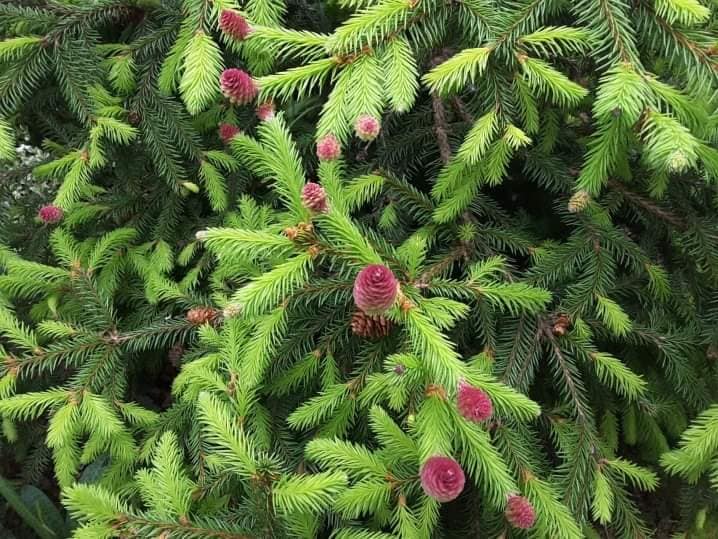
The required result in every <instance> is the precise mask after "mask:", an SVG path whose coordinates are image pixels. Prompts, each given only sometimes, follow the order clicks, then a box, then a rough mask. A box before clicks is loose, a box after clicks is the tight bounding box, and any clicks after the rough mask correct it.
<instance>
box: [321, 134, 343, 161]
mask: <svg viewBox="0 0 718 539" xmlns="http://www.w3.org/2000/svg"><path fill="white" fill-rule="evenodd" d="M341 153H342V147H341V145H340V144H339V141H338V140H337V137H335V136H334V135H327V136H325V137H322V138H321V139H319V140H318V141H317V157H318V158H319V160H320V161H334V160H335V159H339V156H340V155H341Z"/></svg>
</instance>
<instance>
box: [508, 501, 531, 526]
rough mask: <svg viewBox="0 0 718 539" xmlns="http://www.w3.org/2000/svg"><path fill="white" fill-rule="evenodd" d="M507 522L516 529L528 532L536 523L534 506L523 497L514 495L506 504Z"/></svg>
mask: <svg viewBox="0 0 718 539" xmlns="http://www.w3.org/2000/svg"><path fill="white" fill-rule="evenodd" d="M505 515H506V520H508V521H509V524H511V525H512V526H513V527H514V528H520V529H522V530H528V529H529V528H531V527H533V525H534V522H536V511H534V508H533V505H531V502H529V501H528V500H527V499H526V498H524V497H523V496H519V495H518V494H512V495H510V496H509V498H508V500H507V502H506V512H505Z"/></svg>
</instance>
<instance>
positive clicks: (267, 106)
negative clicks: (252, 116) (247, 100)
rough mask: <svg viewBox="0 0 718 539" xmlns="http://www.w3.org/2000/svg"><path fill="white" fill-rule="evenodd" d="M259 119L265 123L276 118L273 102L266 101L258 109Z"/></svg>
mask: <svg viewBox="0 0 718 539" xmlns="http://www.w3.org/2000/svg"><path fill="white" fill-rule="evenodd" d="M257 118H259V119H260V120H262V121H263V122H266V121H269V120H271V119H272V118H274V103H272V102H271V101H265V102H264V103H262V104H260V105H259V106H258V107H257Z"/></svg>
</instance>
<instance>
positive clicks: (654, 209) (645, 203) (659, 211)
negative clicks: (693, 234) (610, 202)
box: [608, 180, 688, 230]
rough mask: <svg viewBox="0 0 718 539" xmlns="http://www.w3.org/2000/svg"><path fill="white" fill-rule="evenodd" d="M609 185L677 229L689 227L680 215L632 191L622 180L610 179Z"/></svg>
mask: <svg viewBox="0 0 718 539" xmlns="http://www.w3.org/2000/svg"><path fill="white" fill-rule="evenodd" d="M608 186H609V187H610V188H611V189H614V190H615V191H618V192H619V193H621V194H622V195H623V196H624V197H625V198H626V199H627V200H629V201H630V202H632V203H633V204H635V205H636V206H639V207H640V208H643V209H644V210H646V211H647V212H648V213H651V214H653V215H655V216H656V217H658V218H659V219H661V220H662V221H665V222H666V223H668V224H670V225H673V226H674V227H676V228H677V229H679V230H686V229H687V228H688V225H687V224H686V223H685V222H684V221H683V220H682V219H681V218H680V217H678V216H677V215H675V214H674V213H672V212H670V211H668V210H666V209H665V208H661V207H660V206H659V205H658V204H656V203H655V202H653V201H652V200H650V199H648V198H645V197H643V196H641V195H639V194H638V193H635V192H633V191H631V190H630V189H629V188H628V187H626V186H625V185H623V184H622V183H621V182H618V181H615V180H609V182H608Z"/></svg>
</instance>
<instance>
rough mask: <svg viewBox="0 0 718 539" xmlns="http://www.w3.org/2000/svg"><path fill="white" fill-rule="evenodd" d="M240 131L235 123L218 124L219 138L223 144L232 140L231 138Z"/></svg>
mask: <svg viewBox="0 0 718 539" xmlns="http://www.w3.org/2000/svg"><path fill="white" fill-rule="evenodd" d="M241 132H242V130H241V129H240V128H239V127H237V126H235V125H232V124H227V123H223V124H219V138H221V139H222V142H224V143H225V144H229V143H230V142H232V139H233V138H234V137H236V136H237V135H239V134H240V133H241Z"/></svg>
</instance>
